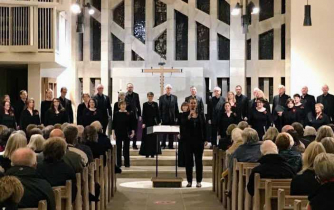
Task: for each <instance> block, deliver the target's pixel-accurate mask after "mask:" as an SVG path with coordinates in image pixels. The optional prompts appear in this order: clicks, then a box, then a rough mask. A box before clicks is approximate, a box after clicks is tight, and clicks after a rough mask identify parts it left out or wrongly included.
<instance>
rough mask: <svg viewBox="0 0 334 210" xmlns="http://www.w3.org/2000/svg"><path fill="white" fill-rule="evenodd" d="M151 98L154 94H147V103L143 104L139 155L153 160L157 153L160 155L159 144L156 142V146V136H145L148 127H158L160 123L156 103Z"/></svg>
mask: <svg viewBox="0 0 334 210" xmlns="http://www.w3.org/2000/svg"><path fill="white" fill-rule="evenodd" d="M153 97H154V94H153V93H152V92H149V93H147V99H148V101H147V102H145V103H144V104H143V113H142V120H143V125H142V128H143V137H142V143H141V147H140V151H139V154H140V155H144V156H146V158H148V157H149V156H151V157H152V158H154V155H156V154H157V152H158V153H159V154H161V149H160V143H159V142H158V144H157V136H156V134H149V135H148V134H147V128H148V127H151V126H155V125H159V123H160V116H159V106H158V103H157V102H154V101H153ZM157 146H158V150H157Z"/></svg>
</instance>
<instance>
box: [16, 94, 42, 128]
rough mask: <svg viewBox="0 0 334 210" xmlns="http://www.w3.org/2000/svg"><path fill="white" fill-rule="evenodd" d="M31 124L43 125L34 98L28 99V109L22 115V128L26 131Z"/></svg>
mask: <svg viewBox="0 0 334 210" xmlns="http://www.w3.org/2000/svg"><path fill="white" fill-rule="evenodd" d="M29 124H34V125H40V124H41V120H40V118H39V112H38V111H37V110H36V109H35V100H34V99H33V98H29V99H27V104H26V108H25V109H24V110H23V111H22V114H21V120H20V128H21V129H22V130H24V131H25V130H26V128H27V126H28V125H29Z"/></svg>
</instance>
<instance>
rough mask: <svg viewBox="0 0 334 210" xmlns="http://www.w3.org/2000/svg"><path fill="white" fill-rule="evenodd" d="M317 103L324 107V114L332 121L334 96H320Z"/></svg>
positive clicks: (333, 117) (333, 116)
mask: <svg viewBox="0 0 334 210" xmlns="http://www.w3.org/2000/svg"><path fill="white" fill-rule="evenodd" d="M317 103H322V105H324V113H325V114H326V115H327V116H328V117H329V120H330V121H333V119H334V96H333V95H332V94H329V93H328V94H327V95H326V96H324V95H320V96H318V97H317Z"/></svg>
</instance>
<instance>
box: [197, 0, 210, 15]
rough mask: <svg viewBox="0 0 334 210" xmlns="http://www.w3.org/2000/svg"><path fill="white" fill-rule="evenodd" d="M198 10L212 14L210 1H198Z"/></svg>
mask: <svg viewBox="0 0 334 210" xmlns="http://www.w3.org/2000/svg"><path fill="white" fill-rule="evenodd" d="M197 9H199V10H202V11H203V12H205V13H207V14H210V0H197Z"/></svg>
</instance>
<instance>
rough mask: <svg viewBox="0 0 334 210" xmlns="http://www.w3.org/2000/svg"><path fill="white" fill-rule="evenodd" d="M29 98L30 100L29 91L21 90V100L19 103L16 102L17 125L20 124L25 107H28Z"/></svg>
mask: <svg viewBox="0 0 334 210" xmlns="http://www.w3.org/2000/svg"><path fill="white" fill-rule="evenodd" d="M27 98H28V93H27V91H26V90H21V91H20V99H19V100H18V102H16V106H15V107H14V111H15V113H14V114H15V120H16V122H17V123H19V122H20V119H21V113H22V111H23V109H24V107H25V106H26V101H27Z"/></svg>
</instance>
